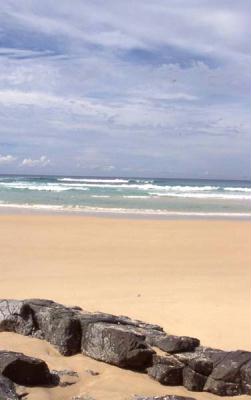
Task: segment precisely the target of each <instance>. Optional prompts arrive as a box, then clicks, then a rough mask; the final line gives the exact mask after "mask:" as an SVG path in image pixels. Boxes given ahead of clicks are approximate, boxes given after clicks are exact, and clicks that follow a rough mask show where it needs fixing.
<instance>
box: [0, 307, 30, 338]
mask: <svg viewBox="0 0 251 400" xmlns="http://www.w3.org/2000/svg"><path fill="white" fill-rule="evenodd" d="M33 329H34V323H33V318H32V311H31V309H30V307H29V306H28V305H27V304H25V302H24V301H18V300H0V332H4V331H7V332H16V333H20V334H21V335H31V334H32V331H33Z"/></svg>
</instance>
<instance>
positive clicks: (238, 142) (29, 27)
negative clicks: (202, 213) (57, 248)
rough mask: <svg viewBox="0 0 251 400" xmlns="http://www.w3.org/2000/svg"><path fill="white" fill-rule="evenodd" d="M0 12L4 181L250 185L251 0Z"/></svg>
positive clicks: (32, 4)
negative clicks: (13, 176) (146, 179)
mask: <svg viewBox="0 0 251 400" xmlns="http://www.w3.org/2000/svg"><path fill="white" fill-rule="evenodd" d="M1 8H2V10H1V11H2V13H1V16H0V22H1V25H0V26H1V30H0V58H1V63H0V107H1V112H0V153H1V154H2V156H1V158H6V157H13V160H11V161H10V162H1V158H0V164H1V170H0V172H3V173H8V172H14V173H15V172H18V171H19V170H20V161H19V162H18V160H23V161H22V163H21V164H22V172H23V171H24V172H25V171H26V170H27V172H30V169H31V168H30V167H31V166H32V171H34V173H39V172H40V171H41V172H42V171H43V173H54V174H56V173H61V174H77V175H127V176H128V175H129V176H137V175H139V176H166V177H195V178H196V177H199V178H203V177H205V178H208V177H218V178H228V179H248V178H250V166H249V160H250V155H251V154H250V152H251V150H250V149H251V146H250V144H251V143H250V142H251V141H250V66H251V56H250V49H249V42H248V41H249V37H250V23H249V22H250V21H249V15H250V11H251V10H250V8H251V6H250V3H249V2H247V1H246V0H240V1H238V2H236V1H234V0H222V1H221V2H218V1H216V0H211V1H208V0H170V1H168V2H163V1H162V0H156V1H154V2H153V1H150V0H137V1H136V0H129V1H127V2H125V1H122V0H116V1H115V0H107V1H106V2H101V1H100V0H86V1H84V2H83V1H80V0H76V1H75V2H74V6H73V5H72V3H71V2H69V1H68V0H62V1H60V5H59V4H58V3H55V4H52V3H51V2H50V1H49V0H44V1H43V2H40V1H38V0H30V1H26V0H20V1H12V0H11V1H6V2H4V5H2V7H1ZM41 154H46V156H42V157H45V159H42V157H41Z"/></svg>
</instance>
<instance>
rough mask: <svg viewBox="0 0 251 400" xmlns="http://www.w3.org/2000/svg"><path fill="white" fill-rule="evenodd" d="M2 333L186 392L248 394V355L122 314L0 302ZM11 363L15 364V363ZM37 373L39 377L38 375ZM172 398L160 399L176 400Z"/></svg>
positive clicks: (34, 302) (45, 303)
mask: <svg viewBox="0 0 251 400" xmlns="http://www.w3.org/2000/svg"><path fill="white" fill-rule="evenodd" d="M1 331H11V332H16V333H19V334H22V335H28V336H33V337H37V338H40V339H45V340H47V341H48V342H50V343H51V344H52V345H54V346H55V347H56V348H57V349H58V351H59V352H60V353H61V354H62V355H65V356H69V355H74V354H77V353H82V354H85V355H87V356H89V357H92V358H94V359H96V360H101V361H104V362H106V363H109V364H113V365H116V366H118V367H120V368H128V369H131V370H140V371H143V372H147V373H148V375H149V376H150V377H151V378H153V379H156V380H157V381H159V382H160V383H161V384H163V385H184V386H185V387H186V388H187V389H188V390H191V391H208V392H211V393H214V394H217V395H220V396H234V395H238V394H251V353H250V352H247V351H240V350H237V351H228V352H227V351H222V350H218V349H211V348H207V347H201V346H200V342H199V340H198V339H196V338H191V337H187V336H174V335H170V334H168V333H166V332H164V330H163V328H161V327H160V326H158V325H152V324H147V323H144V322H142V321H138V320H133V319H130V318H128V317H125V316H115V315H111V314H105V313H101V312H96V313H91V312H88V311H85V310H82V309H80V308H79V307H66V306H63V305H61V304H58V303H55V302H53V301H51V300H41V299H30V300H23V301H19V300H2V301H0V332H1ZM156 351H157V352H158V353H160V354H156ZM15 354H18V353H15ZM6 357H7V356H6ZM8 357H10V359H11V356H10V355H9V356H8ZM13 357H14V356H13ZM15 357H17V356H15ZM23 357H25V356H23ZM6 360H7V358H6ZM13 360H14V359H13ZM12 362H13V363H15V362H16V363H17V359H16V361H12ZM21 362H22V363H24V358H22V357H21V356H20V358H19V361H18V363H21ZM6 363H7V361H6ZM18 363H17V365H21V364H18ZM41 363H43V362H41V360H40V363H39V362H38V363H37V364H36V363H35V364H34V365H37V366H36V368H41V370H43V371H44V372H43V373H44V376H47V378H48V376H49V375H48V373H49V372H48V371H47V372H46V368H45V366H44V365H43V364H41ZM0 365H2V367H0V373H1V371H2V373H3V375H5V376H6V377H10V378H11V380H13V381H14V382H17V383H19V382H21V381H22V382H21V383H22V384H25V383H24V382H23V380H24V377H22V375H20V374H21V372H20V374H19V375H17V376H15V377H14V376H11V375H8V374H6V373H4V372H3V371H6V369H7V370H8V368H9V370H10V371H12V370H11V367H8V368H7V364H6V366H4V365H5V364H4V361H3V362H2V364H1V363H0ZM10 365H11V362H10ZM25 365H26V367H25V368H28V367H27V365H28V364H27V363H26V364H25ZM45 365H46V364H45ZM38 366H39V367H38ZM1 368H2V369H1ZM43 368H44V369H43ZM19 369H20V368H19V367H18V368H17V370H19ZM27 371H28V372H27V376H30V377H32V378H27V382H28V381H29V382H30V383H27V382H26V384H32V383H31V381H30V379H35V378H34V374H33V375H32V372H30V370H27ZM46 374H47V375H46ZM35 375H36V374H35ZM37 375H40V377H41V371H40V372H39V374H37ZM20 376H21V378H20ZM47 378H46V379H47ZM44 379H45V378H44ZM46 379H45V381H46ZM48 379H49V378H48ZM6 382H7V381H6ZM41 382H42V381H41ZM6 385H7V386H8V382H7V383H6ZM7 386H6V387H7ZM1 390H2V389H1ZM10 390H11V387H10ZM171 397H172V396H166V397H164V398H163V399H168V400H175V399H171ZM13 398H14V397H13ZM176 400H178V399H176Z"/></svg>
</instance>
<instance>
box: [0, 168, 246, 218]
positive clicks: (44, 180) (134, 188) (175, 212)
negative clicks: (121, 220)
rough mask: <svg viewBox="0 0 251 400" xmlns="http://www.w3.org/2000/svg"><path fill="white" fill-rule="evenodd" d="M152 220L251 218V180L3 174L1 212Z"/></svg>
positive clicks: (0, 183)
mask: <svg viewBox="0 0 251 400" xmlns="http://www.w3.org/2000/svg"><path fill="white" fill-rule="evenodd" d="M13 209H15V210H28V211H29V210H33V211H41V212H44V211H46V212H63V213H83V214H105V215H107V214H113V215H131V216H152V217H161V218H162V217H163V218H170V217H188V218H189V217H191V218H192V217H206V218H207V217H209V218H210V217H213V218H214V217H216V218H217V217H219V218H221V217H225V218H249V217H250V216H251V182H248V181H236V180H235V181H223V180H197V179H162V178H121V177H111V178H100V177H70V176H13V175H11V176H6V175H4V176H3V175H2V176H1V175H0V211H1V210H2V212H6V210H13Z"/></svg>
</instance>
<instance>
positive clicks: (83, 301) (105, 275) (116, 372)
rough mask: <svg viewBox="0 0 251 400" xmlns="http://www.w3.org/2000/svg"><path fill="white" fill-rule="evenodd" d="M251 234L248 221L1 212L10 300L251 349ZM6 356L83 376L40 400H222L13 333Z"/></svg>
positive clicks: (0, 280) (37, 395) (4, 339)
mask: <svg viewBox="0 0 251 400" xmlns="http://www.w3.org/2000/svg"><path fill="white" fill-rule="evenodd" d="M250 228H251V224H250V222H247V221H246V222H244V221H214V220H211V221H199V220H187V221H181V220H179V221H171V220H169V221H167V220H136V219H135V220H133V219H131V220H126V219H112V218H95V217H82V216H62V215H60V216H59V215H55V216H45V215H44V216H42V215H39V216H38V215H32V216H31V215H30V216H28V215H12V216H9V215H2V216H0V240H1V252H0V293H1V298H19V299H22V298H30V297H41V298H48V299H52V300H55V301H58V302H61V303H63V304H66V305H78V306H81V307H83V308H84V309H87V310H90V311H94V310H99V311H105V312H109V313H114V314H120V315H121V314H122V315H128V316H130V317H133V318H137V319H141V320H144V321H147V322H151V323H157V324H160V325H162V326H163V327H164V328H165V330H166V331H167V332H169V333H173V334H178V335H190V336H195V337H198V338H199V339H200V340H201V343H202V344H203V345H208V346H213V347H218V348H222V349H240V348H241V349H245V350H251V339H250V261H251V229H250ZM0 349H8V350H15V351H22V352H24V353H26V354H28V355H33V356H37V357H40V358H42V359H44V360H45V361H46V362H47V363H48V364H49V366H50V368H54V369H58V370H59V369H66V368H67V369H73V370H75V371H77V372H78V373H79V375H80V379H79V380H78V382H77V383H76V384H74V385H72V386H68V387H65V388H50V389H47V388H32V389H29V390H28V391H29V392H30V395H29V396H28V399H32V400H36V399H39V400H42V399H44V400H46V399H55V400H57V399H58V400H59V399H60V400H70V399H71V397H72V396H74V395H75V396H76V395H79V394H84V393H88V394H89V395H90V396H92V397H93V398H95V399H97V400H101V399H102V400H108V399H109V400H115V399H116V400H125V399H129V398H130V396H131V395H133V394H145V395H160V394H162V395H163V394H179V395H187V396H190V397H195V398H197V399H202V400H203V399H213V398H214V399H216V396H214V395H211V394H208V393H193V392H188V391H186V390H185V389H184V388H181V387H164V386H161V385H160V384H159V383H158V382H155V381H153V380H151V379H150V378H149V377H147V376H146V375H144V374H139V373H135V372H131V371H125V370H122V369H119V368H116V367H113V366H109V365H107V364H104V363H101V362H97V361H95V360H92V359H89V358H87V357H84V356H81V355H77V356H73V357H68V358H67V357H62V356H60V355H59V353H58V352H57V351H56V350H55V349H54V348H53V347H52V346H50V345H49V344H48V343H46V342H44V341H41V340H38V339H32V338H28V337H22V336H19V335H16V334H13V333H6V332H3V333H0ZM87 369H93V370H95V371H99V372H100V375H98V376H91V375H89V374H88V373H87V372H85V370H87ZM241 397H246V398H248V397H247V396H241Z"/></svg>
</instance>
